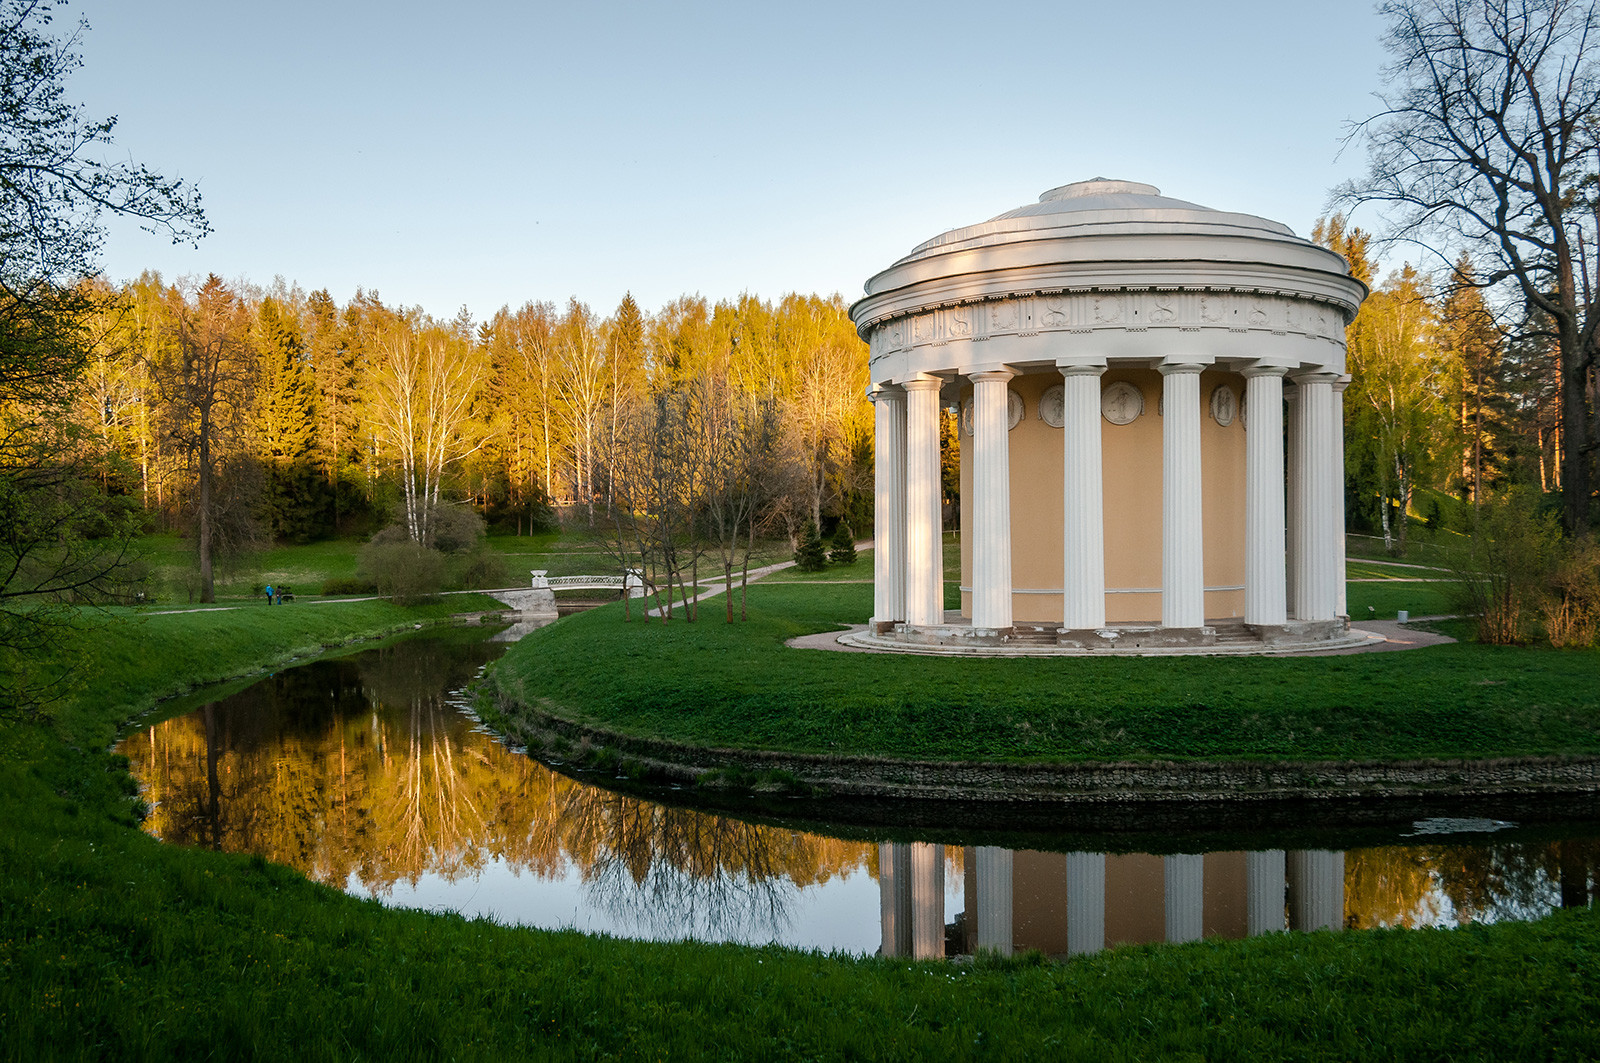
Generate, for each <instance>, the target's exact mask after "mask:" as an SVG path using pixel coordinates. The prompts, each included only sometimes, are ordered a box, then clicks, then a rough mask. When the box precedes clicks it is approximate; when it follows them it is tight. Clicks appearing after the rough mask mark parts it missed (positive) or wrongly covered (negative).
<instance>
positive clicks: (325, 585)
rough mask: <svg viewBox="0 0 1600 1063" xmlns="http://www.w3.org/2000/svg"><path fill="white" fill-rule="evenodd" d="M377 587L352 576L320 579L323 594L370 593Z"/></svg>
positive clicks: (368, 581)
mask: <svg viewBox="0 0 1600 1063" xmlns="http://www.w3.org/2000/svg"><path fill="white" fill-rule="evenodd" d="M377 589H378V586H377V584H375V583H373V582H372V581H370V580H364V579H357V578H355V577H354V576H334V577H332V578H330V579H325V580H323V581H322V593H323V594H371V593H372V592H373V591H375V590H377ZM257 593H260V592H259V591H258V592H257Z"/></svg>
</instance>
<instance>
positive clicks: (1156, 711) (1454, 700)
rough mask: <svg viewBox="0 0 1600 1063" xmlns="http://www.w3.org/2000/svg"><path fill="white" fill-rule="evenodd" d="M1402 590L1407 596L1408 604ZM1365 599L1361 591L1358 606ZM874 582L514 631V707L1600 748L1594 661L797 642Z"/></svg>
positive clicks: (987, 744)
mask: <svg viewBox="0 0 1600 1063" xmlns="http://www.w3.org/2000/svg"><path fill="white" fill-rule="evenodd" d="M1408 600H1409V599H1408ZM1359 601H1360V599H1359V598H1358V599H1357V602H1358V603H1359ZM871 604H872V588H871V587H870V586H866V585H829V586H804V585H789V586H776V585H775V586H762V585H757V586H755V587H752V588H751V591H750V620H749V621H748V622H747V623H743V624H734V625H731V626H730V625H728V624H726V623H724V622H723V621H722V620H721V613H720V611H718V610H714V609H705V610H703V611H702V614H701V616H702V620H701V621H700V622H699V623H695V624H686V623H683V622H675V623H672V624H667V625H663V624H660V623H651V624H645V623H642V622H640V621H639V620H637V619H635V620H634V622H633V623H631V624H630V623H623V621H622V618H621V613H620V611H619V610H617V609H616V608H614V607H607V608H605V609H601V610H597V611H595V612H592V613H586V614H584V615H582V616H576V617H572V618H569V619H568V620H566V621H563V622H562V623H560V624H557V625H554V626H552V627H550V628H547V629H545V630H543V631H539V632H536V633H534V634H533V635H531V636H529V637H528V638H526V639H524V640H522V642H520V643H519V644H518V645H516V646H514V647H513V648H512V649H511V651H510V652H509V653H508V654H507V655H506V656H505V657H504V658H502V659H501V661H500V662H498V663H497V664H496V665H495V666H494V668H493V669H492V671H491V679H490V682H491V683H492V685H493V687H494V688H495V689H496V690H497V691H498V692H499V693H500V694H502V695H504V696H505V697H506V698H508V699H509V700H510V701H511V702H513V703H518V704H524V705H541V706H547V707H548V706H556V707H557V709H556V711H558V712H559V714H560V715H562V716H564V717H567V718H570V719H573V720H576V721H579V722H581V723H584V724H588V725H591V726H595V727H599V728H602V729H606V730H612V731H616V732H620V733H623V734H628V735H634V736H641V737H644V736H654V737H663V738H667V739H671V740H674V741H679V742H685V743H690V744H697V745H706V746H722V747H733V748H746V749H776V750H784V751H797V752H814V753H823V754H836V755H863V756H866V755H885V756H895V757H905V758H913V759H924V758H926V759H940V760H943V759H967V758H976V759H984V758H1001V759H1008V760H1017V761H1051V760H1061V761H1085V760H1097V761H1113V760H1123V759H1134V760H1141V759H1152V758H1156V759H1235V758H1315V759H1324V758H1336V759H1343V758H1352V759H1396V760H1405V759H1411V758H1416V757H1494V756H1514V755H1525V754H1526V755H1537V754H1563V753H1583V754H1600V684H1596V683H1595V681H1594V677H1595V675H1596V673H1597V670H1600V669H1597V665H1600V655H1597V654H1596V653H1595V652H1593V651H1584V652H1561V651H1554V650H1538V649H1522V648H1502V647H1487V646H1478V645H1472V644H1463V645H1453V646H1439V647H1433V648H1428V649H1421V650H1413V651H1408V652H1406V653H1380V654H1362V655H1355V656H1344V657H1316V658H1202V657H1180V658H1126V657H1124V658H1114V659H1107V658H1054V659H1047V658H1021V659H1017V658H1012V659H998V658H988V659H963V658H942V657H923V656H899V655H877V654H846V653H830V652H827V651H822V650H793V649H789V648H787V647H786V646H785V645H784V641H785V640H786V639H788V638H791V637H793V636H796V635H801V634H806V633H810V632H815V631H828V630H833V629H836V628H839V627H842V626H845V625H847V624H849V623H851V622H855V621H859V620H860V618H862V617H865V616H867V615H868V614H869V613H870V611H871Z"/></svg>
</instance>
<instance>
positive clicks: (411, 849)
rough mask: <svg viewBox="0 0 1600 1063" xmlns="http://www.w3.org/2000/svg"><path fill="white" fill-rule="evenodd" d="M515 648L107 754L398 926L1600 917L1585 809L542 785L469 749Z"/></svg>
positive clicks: (435, 660)
mask: <svg viewBox="0 0 1600 1063" xmlns="http://www.w3.org/2000/svg"><path fill="white" fill-rule="evenodd" d="M504 646H505V643H504V642H495V641H492V640H490V639H487V638H486V637H485V633H484V632H483V631H482V630H481V629H452V630H448V631H443V632H438V633H431V634H427V635H422V636H417V637H413V638H410V639H407V640H405V641H402V642H397V643H393V644H390V645H386V646H382V647H379V648H374V649H369V650H366V651H363V652H361V653H358V654H355V655H353V656H349V657H343V658H338V659H332V660H322V661H315V662H311V663H308V664H304V665H300V666H297V667H293V668H289V669H286V670H284V671H282V672H279V673H277V674H275V675H272V676H270V677H268V678H266V679H263V680H261V681H259V682H257V683H255V684H254V685H252V686H249V687H247V688H246V689H243V690H241V691H239V692H237V693H233V694H231V695H229V696H226V697H221V698H219V699H217V700H214V701H206V702H205V703H204V704H203V705H201V706H200V707H199V708H197V709H195V710H194V711H193V712H191V713H189V714H188V715H184V716H179V717H175V718H172V719H169V720H167V721H165V722H163V723H159V724H155V725H153V726H150V727H147V728H144V729H141V730H138V731H135V732H133V733H131V734H129V735H128V736H127V737H126V738H125V739H124V740H123V741H122V742H121V744H120V745H119V749H120V751H121V752H123V753H124V754H126V755H127V756H128V757H129V758H130V759H131V760H132V762H133V772H134V774H135V775H136V776H137V777H138V779H139V780H140V782H141V784H142V786H143V788H144V794H145V798H146V800H147V801H148V802H149V803H150V804H151V806H152V811H151V814H150V816H149V818H148V819H147V820H146V821H145V827H146V829H147V830H149V831H150V832H151V833H152V834H154V835H156V836H157V837H160V838H163V839H165V840H166V841H169V842H173V843H177V844H182V845H195V846H206V847H210V848H216V849H223V850H227V851H230V852H244V853H254V854H259V855H261V856H263V857H266V858H267V859H269V860H272V861H275V862H277V863H281V864H286V865H289V866H291V867H294V868H297V869H298V870H299V871H301V872H302V873H303V874H305V875H307V876H308V877H310V878H313V879H315V880H317V881H318V882H322V883H326V884H328V885H330V886H335V887H338V888H340V889H343V890H346V891H348V892H350V893H352V894H355V895H357V896H361V897H376V898H378V899H380V900H381V901H383V902H384V903H386V904H392V905H403V906H407V907H416V908H424V909H430V910H438V911H453V912H460V913H462V914H464V915H467V916H480V915H481V916H490V917H492V918H494V919H495V920H497V921H499V922H503V923H516V924H522V925H527V926H536V927H545V928H551V929H557V928H573V929H577V930H582V931H586V932H604V933H609V934H614V935H618V936H625V937H633V938H649V939H658V940H671V939H678V938H685V937H693V938H699V939H702V940H710V941H737V942H744V943H748V944H764V943H767V942H777V943H781V944H785V945H793V946H797V947H800V948H808V949H821V950H824V951H829V950H838V951H841V952H847V953H854V954H873V953H882V954H885V955H899V956H917V957H930V956H943V955H950V956H953V955H963V954H970V953H972V952H973V951H975V950H977V949H980V948H992V949H998V950H1001V951H1014V950H1023V949H1038V950H1040V951H1042V952H1044V953H1047V954H1051V955H1070V954H1076V953H1083V952H1092V951H1095V950H1098V949H1100V948H1104V947H1108V946H1113V945H1117V944H1122V943H1132V942H1146V941H1162V940H1171V941H1182V940H1190V939H1194V938H1198V937H1203V936H1213V935H1217V936H1223V937H1240V936H1244V935H1246V934H1251V933H1260V932H1264V931H1269V930H1283V929H1295V930H1299V929H1315V928H1319V927H1341V926H1347V927H1372V926H1408V927H1420V926H1453V925H1457V924H1460V923H1465V922H1472V921H1494V920H1500V919H1529V918H1538V917H1539V916H1542V915H1545V914H1547V913H1549V912H1550V911H1552V910H1553V909H1555V908H1557V907H1560V906H1563V905H1581V904H1587V903H1590V902H1591V901H1592V900H1593V899H1594V897H1595V893H1596V888H1597V882H1596V868H1597V865H1600V821H1597V820H1596V819H1595V818H1594V817H1593V816H1592V814H1591V811H1590V809H1589V808H1588V806H1583V807H1580V808H1579V809H1578V811H1577V812H1576V814H1575V813H1574V812H1573V811H1572V809H1571V807H1562V808H1554V806H1549V805H1547V804H1546V805H1536V806H1517V807H1515V808H1513V809H1512V810H1511V811H1508V810H1507V809H1508V806H1507V805H1506V804H1504V803H1500V804H1489V803H1485V802H1476V803H1475V802H1470V801H1466V800H1465V799H1463V800H1462V801H1460V802H1454V803H1452V804H1450V805H1449V806H1448V807H1418V808H1394V807H1392V806H1391V807H1388V808H1386V809H1385V810H1384V811H1383V812H1382V813H1380V814H1368V815H1367V816H1366V817H1365V819H1364V820H1362V821H1361V822H1351V823H1347V824H1346V825H1344V826H1334V827H1328V828H1326V829H1320V828H1319V829H1307V827H1306V825H1305V821H1307V820H1314V819H1318V818H1323V817H1324V815H1325V810H1317V809H1309V810H1306V811H1305V812H1303V813H1302V812H1295V811H1294V810H1290V812H1289V813H1288V814H1287V817H1286V816H1285V813H1284V812H1283V810H1282V809H1279V810H1278V814H1277V816H1276V821H1275V822H1274V823H1273V824H1272V825H1270V826H1267V827H1264V828H1255V829H1249V828H1247V829H1239V828H1237V827H1232V828H1230V829H1229V830H1226V831H1218V830H1215V829H1211V830H1194V829H1186V828H1184V827H1183V826H1181V825H1179V826H1177V827H1174V826H1173V823H1172V821H1171V819H1170V817H1168V818H1163V817H1162V816H1160V815H1159V814H1157V813H1154V812H1152V813H1150V814H1149V815H1148V816H1146V814H1145V813H1144V812H1142V811H1140V810H1137V809H1135V810H1126V809H1124V810H1122V812H1121V814H1120V818H1119V819H1118V820H1117V822H1118V823H1120V824H1123V826H1120V827H1117V828H1114V829H1098V830H1089V831H1086V830H1085V829H1083V828H1082V826H1081V825H1078V824H1071V825H1068V824H1065V822H1064V821H1063V823H1062V826H1061V829H1052V827H1051V825H1049V824H1048V823H1046V824H1045V825H1044V826H1041V823H1040V816H1039V814H1038V813H1037V812H1035V813H1034V814H1033V815H1032V816H1031V817H1029V818H1028V819H1027V821H1026V822H1025V823H1023V822H1021V821H1018V822H1016V823H1012V824H1009V825H1008V824H1007V823H1006V822H1005V821H1004V817H1003V816H997V815H990V814H989V813H988V812H986V811H985V810H982V809H979V810H976V811H974V810H972V809H968V810H966V814H965V815H955V814H954V810H953V812H952V815H951V817H950V822H951V823H956V822H960V823H961V824H962V826H960V827H954V826H949V825H940V824H938V823H936V822H935V823H933V824H929V823H927V820H928V819H929V811H928V809H927V808H926V807H923V808H920V809H917V810H916V815H915V816H914V817H913V816H912V815H910V810H908V815H907V816H906V817H905V818H904V819H903V820H898V821H897V815H896V810H895V808H894V806H892V805H887V804H881V803H880V807H878V808H877V809H876V822H877V825H873V823H872V822H871V818H870V817H869V819H868V820H862V819H860V818H856V819H855V821H854V822H853V823H851V822H840V823H837V824H834V825H832V826H826V825H819V822H821V823H825V822H826V819H825V817H826V816H827V815H828V812H827V809H828V806H820V807H819V806H818V804H817V803H816V802H802V801H796V802H790V804H789V807H790V808H791V809H792V811H790V812H786V810H785V807H784V806H782V804H781V803H780V805H779V806H772V805H768V806H764V807H762V808H760V809H755V808H750V809H742V810H736V811H734V812H729V811H719V810H716V809H712V808H708V807H706V806H705V804H704V801H703V799H701V798H700V797H699V795H697V794H696V793H695V792H694V791H693V790H692V789H690V790H682V791H674V792H661V793H656V794H652V795H650V796H652V797H654V798H656V799H654V800H652V799H646V797H643V796H638V795H630V794H629V793H625V792H619V791H618V790H616V789H613V788H608V786H616V785H618V784H619V781H618V780H612V779H609V778H594V779H593V780H592V781H591V780H590V778H589V777H586V776H585V775H584V774H583V773H575V776H569V775H566V774H562V773H560V772H558V771H555V770H552V769H551V768H548V767H546V766H544V765H543V764H540V763H539V762H537V761H535V760H532V759H530V758H529V757H527V756H525V755H523V754H521V753H519V752H515V751H512V750H510V749H507V748H506V747H505V746H503V745H501V744H500V743H499V742H498V741H497V740H496V739H495V738H494V737H493V736H492V735H490V734H488V733H487V732H486V731H485V730H484V729H483V728H482V727H481V726H480V725H479V724H478V723H477V721H476V720H475V718H474V717H473V716H472V714H471V712H470V709H469V707H468V704H467V700H466V696H465V694H464V693H463V690H464V688H465V686H466V685H467V684H468V683H469V682H470V681H471V679H472V678H473V676H474V675H475V674H476V673H477V672H478V671H479V670H480V669H481V668H482V667H483V666H484V665H485V664H486V663H487V662H489V661H490V660H492V659H493V658H494V657H496V656H498V655H499V653H501V652H503V650H504ZM601 783H606V784H608V785H600V784H601ZM697 800H700V801H701V804H700V807H695V805H694V802H695V801H697ZM1525 807H1531V809H1532V810H1531V811H1527V812H1525V811H1524V808H1525ZM935 818H937V817H936V816H935ZM1285 818H1287V819H1288V820H1289V821H1291V822H1292V823H1295V824H1296V825H1293V826H1284V825H1283V822H1284V820H1285ZM1146 819H1148V828H1149V829H1142V827H1141V826H1140V825H1141V824H1143V823H1144V822H1145V820H1146ZM1264 819H1265V820H1272V819H1274V817H1271V816H1268V817H1264ZM974 821H977V822H981V823H986V824H988V826H987V827H984V828H977V827H973V826H972V825H971V824H972V823H973V822H974ZM906 823H916V824H917V825H916V826H905V825H904V824H906ZM885 824H887V825H885ZM1129 824H1132V825H1131V826H1130V825H1129ZM1067 826H1071V828H1072V829H1070V830H1069V829H1066V827H1067Z"/></svg>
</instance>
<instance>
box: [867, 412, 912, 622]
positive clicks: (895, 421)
mask: <svg viewBox="0 0 1600 1063" xmlns="http://www.w3.org/2000/svg"><path fill="white" fill-rule="evenodd" d="M872 405H873V412H874V427H875V428H876V432H875V433H874V438H875V439H876V453H875V458H876V463H875V466H874V472H875V476H874V486H875V491H874V494H875V496H876V497H875V503H874V504H875V509H874V516H873V529H872V539H873V543H872V565H873V574H872V586H873V603H872V604H873V609H872V619H873V622H874V623H875V624H881V625H885V626H887V625H890V624H893V623H894V622H895V621H897V620H904V619H905V618H906V556H905V550H906V393H905V392H904V391H901V390H900V389H899V388H895V387H883V388H875V389H874V390H873V392H872Z"/></svg>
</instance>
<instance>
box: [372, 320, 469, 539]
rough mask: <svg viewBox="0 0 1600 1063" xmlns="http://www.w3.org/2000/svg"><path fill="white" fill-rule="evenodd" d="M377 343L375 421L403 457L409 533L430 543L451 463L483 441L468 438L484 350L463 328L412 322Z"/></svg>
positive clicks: (394, 454)
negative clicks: (445, 478) (465, 333)
mask: <svg viewBox="0 0 1600 1063" xmlns="http://www.w3.org/2000/svg"><path fill="white" fill-rule="evenodd" d="M377 349H378V357H377V362H376V364H375V365H374V367H373V379H372V394H371V396H370V398H369V402H370V404H371V412H372V427H373V430H374V431H375V432H376V433H377V435H378V437H379V439H380V440H381V441H382V442H383V444H384V445H385V447H386V448H387V449H388V451H389V453H390V455H391V456H392V457H393V458H394V459H395V460H396V461H397V462H398V463H399V465H400V490H401V493H402V497H403V498H404V512H403V513H402V514H401V517H402V523H403V524H404V525H405V529H406V533H407V535H408V536H409V537H410V539H411V541H412V542H415V543H418V544H420V545H422V546H424V547H429V548H432V546H433V539H434V521H435V517H436V516H437V513H438V510H439V504H440V489H441V487H442V485H443V480H444V472H445V469H446V467H447V466H449V465H450V464H452V463H453V462H456V461H458V460H460V459H461V458H463V457H465V456H466V455H467V454H469V453H471V452H472V451H474V450H476V449H477V447H478V445H479V443H480V442H481V441H473V440H469V439H468V438H467V428H468V424H469V417H468V414H469V412H470V411H471V408H472V402H473V399H474V398H475V397H476V396H477V393H478V386H479V384H481V383H482V381H483V376H484V366H483V361H482V358H481V357H480V354H481V351H480V349H479V348H478V347H477V346H475V345H474V344H473V343H472V342H471V340H470V339H468V338H466V337H465V336H463V335H461V333H460V331H459V330H456V329H448V328H443V327H440V326H438V325H433V324H426V323H413V322H402V323H400V324H397V325H395V326H393V327H391V328H390V329H389V330H388V332H387V333H386V334H385V335H384V336H382V337H381V338H380V339H379V341H378V344H377Z"/></svg>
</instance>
